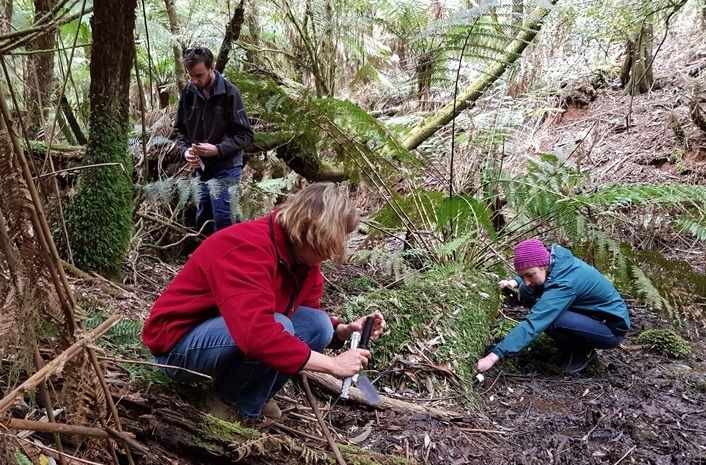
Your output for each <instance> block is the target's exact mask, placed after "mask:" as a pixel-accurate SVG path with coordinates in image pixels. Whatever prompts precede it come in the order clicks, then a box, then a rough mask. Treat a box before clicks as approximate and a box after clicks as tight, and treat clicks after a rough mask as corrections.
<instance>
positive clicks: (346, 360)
mask: <svg viewBox="0 0 706 465" xmlns="http://www.w3.org/2000/svg"><path fill="white" fill-rule="evenodd" d="M369 357H370V352H369V351H367V350H365V349H350V350H347V351H345V352H342V353H341V354H340V355H338V356H336V357H334V364H333V369H332V370H331V374H332V375H333V376H337V377H339V378H345V377H347V376H353V375H354V374H356V373H358V372H359V371H360V370H362V369H363V367H364V366H366V365H367V364H368V358H369Z"/></svg>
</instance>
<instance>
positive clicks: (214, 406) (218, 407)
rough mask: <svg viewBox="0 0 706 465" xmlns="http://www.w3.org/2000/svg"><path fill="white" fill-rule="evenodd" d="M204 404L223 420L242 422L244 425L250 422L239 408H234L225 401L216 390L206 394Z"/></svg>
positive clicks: (208, 411)
mask: <svg viewBox="0 0 706 465" xmlns="http://www.w3.org/2000/svg"><path fill="white" fill-rule="evenodd" d="M204 406H205V407H206V412H207V413H210V414H211V415H213V416H214V417H216V418H220V419H221V420H224V421H228V422H231V423H240V424H242V425H245V424H246V423H247V422H248V420H246V419H245V417H243V415H242V414H241V413H240V412H239V411H238V409H235V408H232V407H231V406H229V405H228V404H226V403H225V402H223V401H222V400H221V399H220V398H219V397H218V396H217V395H216V394H215V393H214V392H209V393H208V394H207V395H206V399H205V401H204Z"/></svg>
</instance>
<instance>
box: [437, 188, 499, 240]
mask: <svg viewBox="0 0 706 465" xmlns="http://www.w3.org/2000/svg"><path fill="white" fill-rule="evenodd" d="M450 223H453V225H454V231H453V236H459V235H463V236H464V237H466V236H468V234H469V233H470V234H471V235H473V236H474V237H477V236H478V234H479V233H480V232H481V231H485V233H486V234H487V235H488V236H489V237H490V238H491V239H492V240H493V241H495V240H496V239H497V232H496V231H495V227H494V226H493V220H492V218H491V214H490V211H489V210H488V207H487V205H486V204H485V203H483V202H481V201H480V200H478V199H476V198H474V197H471V196H469V195H455V196H453V198H448V197H445V198H444V199H443V201H442V203H441V205H440V208H439V214H438V217H437V227H439V228H441V227H444V226H445V225H447V224H450Z"/></svg>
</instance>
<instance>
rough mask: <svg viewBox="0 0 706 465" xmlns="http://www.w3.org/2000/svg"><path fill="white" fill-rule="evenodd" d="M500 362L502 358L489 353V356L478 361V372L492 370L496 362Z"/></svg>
mask: <svg viewBox="0 0 706 465" xmlns="http://www.w3.org/2000/svg"><path fill="white" fill-rule="evenodd" d="M498 360H500V357H498V356H497V355H495V354H494V353H492V352H491V353H489V354H488V355H486V356H485V357H483V358H482V359H480V360H478V366H477V368H478V371H480V372H481V373H483V372H484V371H488V370H490V369H491V368H492V367H493V365H495V362H497V361H498Z"/></svg>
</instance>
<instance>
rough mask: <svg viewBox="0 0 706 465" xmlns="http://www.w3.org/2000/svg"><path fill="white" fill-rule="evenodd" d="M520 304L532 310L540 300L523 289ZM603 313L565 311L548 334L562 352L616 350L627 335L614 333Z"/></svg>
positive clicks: (531, 292)
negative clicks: (590, 313)
mask: <svg viewBox="0 0 706 465" xmlns="http://www.w3.org/2000/svg"><path fill="white" fill-rule="evenodd" d="M519 291H520V302H521V303H522V305H524V306H526V307H529V308H532V306H534V304H535V303H536V302H537V300H538V298H537V296H536V294H535V291H534V290H533V289H532V288H528V287H527V286H525V285H524V284H521V285H520V289H519ZM604 316H606V315H604V314H603V313H601V312H596V314H595V316H588V315H586V314H584V313H578V312H574V311H572V310H571V308H569V309H568V310H564V311H563V312H562V313H561V314H560V315H559V316H558V317H557V318H556V319H555V320H554V321H552V323H551V324H550V325H549V327H548V328H547V329H546V330H545V331H544V332H545V333H547V335H548V336H549V337H551V338H552V339H554V341H555V342H556V343H557V345H558V346H559V348H560V349H562V350H565V351H567V352H579V351H586V350H590V349H612V348H614V347H616V346H617V345H618V344H620V343H621V342H622V340H623V339H625V333H620V332H614V331H613V330H612V329H611V328H610V327H609V326H608V325H607V324H606V318H604Z"/></svg>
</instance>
